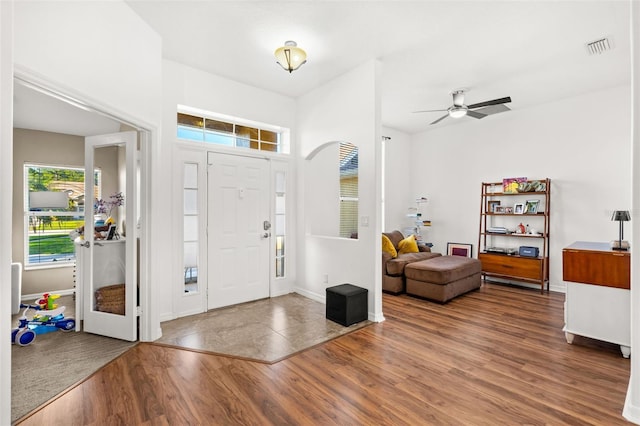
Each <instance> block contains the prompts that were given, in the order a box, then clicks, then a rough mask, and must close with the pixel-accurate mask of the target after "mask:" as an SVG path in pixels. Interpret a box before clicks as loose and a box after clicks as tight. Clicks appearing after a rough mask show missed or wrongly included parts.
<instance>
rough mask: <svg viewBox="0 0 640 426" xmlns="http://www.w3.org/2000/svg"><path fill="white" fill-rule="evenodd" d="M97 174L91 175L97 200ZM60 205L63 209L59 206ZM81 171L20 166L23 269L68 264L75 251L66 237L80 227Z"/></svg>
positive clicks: (90, 205)
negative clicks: (22, 176) (22, 199)
mask: <svg viewBox="0 0 640 426" xmlns="http://www.w3.org/2000/svg"><path fill="white" fill-rule="evenodd" d="M100 180H101V172H100V171H99V170H96V171H95V173H94V194H92V195H91V196H90V197H89V199H88V208H89V214H90V215H93V200H94V199H95V198H100V186H101V185H100ZM63 204H64V206H63ZM84 216H85V193H84V169H81V168H74V167H58V166H49V165H36V164H25V165H24V247H25V256H24V259H25V260H24V264H25V267H28V266H32V267H36V266H54V265H55V266H60V265H65V264H72V263H73V261H74V260H75V251H74V246H73V241H72V239H71V238H70V233H71V232H72V231H73V230H75V229H77V228H79V227H81V226H83V225H84Z"/></svg>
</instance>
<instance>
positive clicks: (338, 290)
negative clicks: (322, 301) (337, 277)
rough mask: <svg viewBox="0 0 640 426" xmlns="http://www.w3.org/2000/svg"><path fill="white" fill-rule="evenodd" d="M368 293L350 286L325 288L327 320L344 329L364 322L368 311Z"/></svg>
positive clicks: (363, 289)
mask: <svg viewBox="0 0 640 426" xmlns="http://www.w3.org/2000/svg"><path fill="white" fill-rule="evenodd" d="M368 292H369V290H367V289H366V288H361V287H357V286H355V285H352V284H341V285H337V286H334V287H329V288H327V319H329V320H331V321H334V322H337V323H338V324H342V325H344V326H345V327H349V326H350V325H352V324H356V323H359V322H361V321H365V320H366V319H367V312H368V310H369V309H368Z"/></svg>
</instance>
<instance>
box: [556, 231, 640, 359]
mask: <svg viewBox="0 0 640 426" xmlns="http://www.w3.org/2000/svg"><path fill="white" fill-rule="evenodd" d="M630 278H631V254H630V252H629V251H618V250H612V249H611V247H610V245H609V243H600V242H586V241H577V242H575V243H573V244H571V245H570V246H568V247H566V248H564V249H563V250H562V279H563V280H564V281H566V282H567V283H566V284H567V293H566V298H565V306H564V316H565V318H564V321H565V326H564V329H563V331H564V332H565V336H566V339H567V342H568V343H572V342H573V338H574V335H576V334H577V335H580V336H585V337H590V338H593V339H598V340H603V341H606V342H611V343H615V344H618V345H620V350H621V352H622V355H623V356H624V357H625V358H628V357H629V355H630V354H631V346H630V345H631V343H630V342H631V330H630V329H631V327H630V322H631V319H630V311H631V306H630V303H631V298H630V288H631V280H630Z"/></svg>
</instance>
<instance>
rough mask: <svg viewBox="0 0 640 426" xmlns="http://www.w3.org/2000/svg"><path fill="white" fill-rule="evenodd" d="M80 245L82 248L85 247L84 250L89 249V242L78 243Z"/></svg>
mask: <svg viewBox="0 0 640 426" xmlns="http://www.w3.org/2000/svg"><path fill="white" fill-rule="evenodd" d="M80 245H81V246H82V247H86V248H89V247H91V243H90V242H89V241H85V242H84V243H80Z"/></svg>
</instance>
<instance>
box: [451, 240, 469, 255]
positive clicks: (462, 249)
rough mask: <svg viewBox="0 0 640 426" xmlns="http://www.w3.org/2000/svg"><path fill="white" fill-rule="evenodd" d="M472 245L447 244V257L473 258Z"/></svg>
mask: <svg viewBox="0 0 640 426" xmlns="http://www.w3.org/2000/svg"><path fill="white" fill-rule="evenodd" d="M472 251H473V245H472V244H462V243H447V256H461V257H471V255H472Z"/></svg>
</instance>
